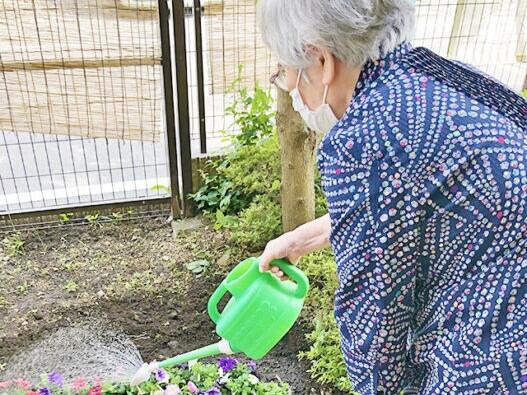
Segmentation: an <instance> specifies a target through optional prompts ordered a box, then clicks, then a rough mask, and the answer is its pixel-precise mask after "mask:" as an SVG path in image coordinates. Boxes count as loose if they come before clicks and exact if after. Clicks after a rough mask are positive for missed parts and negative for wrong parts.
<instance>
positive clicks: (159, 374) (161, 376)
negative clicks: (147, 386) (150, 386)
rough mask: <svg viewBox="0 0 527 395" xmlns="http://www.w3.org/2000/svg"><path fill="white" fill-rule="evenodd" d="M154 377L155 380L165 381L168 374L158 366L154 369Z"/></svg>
mask: <svg viewBox="0 0 527 395" xmlns="http://www.w3.org/2000/svg"><path fill="white" fill-rule="evenodd" d="M154 377H155V378H156V381H157V382H158V383H167V382H168V374H167V372H166V370H165V369H163V368H159V369H156V370H154Z"/></svg>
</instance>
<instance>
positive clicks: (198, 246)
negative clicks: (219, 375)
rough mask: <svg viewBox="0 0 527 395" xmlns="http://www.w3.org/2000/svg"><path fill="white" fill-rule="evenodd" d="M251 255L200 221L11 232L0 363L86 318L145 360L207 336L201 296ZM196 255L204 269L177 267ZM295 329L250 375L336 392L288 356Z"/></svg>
mask: <svg viewBox="0 0 527 395" xmlns="http://www.w3.org/2000/svg"><path fill="white" fill-rule="evenodd" d="M0 240H1V238H0ZM258 253H259V251H253V252H251V251H243V250H240V249H236V248H233V247H229V246H228V238H227V235H225V234H224V233H223V232H221V231H216V230H214V229H213V227H212V226H211V225H210V224H207V222H206V221H204V225H203V226H202V227H200V228H198V229H194V230H192V231H187V232H181V231H180V232H178V234H177V235H174V233H173V230H172V227H171V226H170V225H169V224H167V223H166V222H165V220H164V219H161V218H159V219H148V220H141V221H135V220H134V221H113V222H110V223H106V224H101V223H99V222H95V223H90V224H85V225H81V226H79V225H73V224H68V223H66V224H64V225H62V226H60V227H57V228H54V229H47V230H32V231H29V232H24V233H21V234H12V235H10V236H9V237H7V238H5V239H4V241H3V247H2V248H1V249H0V283H1V284H2V287H1V288H0V369H1V368H2V367H3V368H5V367H6V366H7V363H8V360H9V358H10V357H11V356H13V355H14V354H16V353H19V352H20V351H21V350H23V349H24V347H26V346H28V345H29V344H31V343H32V342H34V341H35V340H38V339H39V338H41V337H42V336H43V335H45V334H48V333H51V332H52V331H53V330H55V329H57V328H60V327H64V326H69V325H72V324H75V323H77V322H80V321H86V320H88V321H89V319H90V318H96V319H97V320H101V319H102V320H103V321H107V322H108V323H109V324H111V325H113V326H115V327H117V328H121V329H122V330H123V331H124V332H125V333H126V334H127V335H128V336H129V337H130V338H131V339H132V341H133V342H134V343H135V344H136V346H137V347H138V349H139V351H140V353H141V355H142V357H143V359H144V360H145V361H149V360H153V359H157V360H159V359H161V358H164V357H170V356H173V355H175V354H177V353H181V352H185V351H189V350H191V349H194V348H197V347H201V346H204V345H207V344H210V343H212V342H215V341H217V339H218V337H217V335H216V334H215V332H214V325H213V323H212V321H211V320H210V318H209V317H208V314H207V312H206V307H207V301H208V298H209V296H210V295H211V293H212V292H213V290H214V289H215V287H216V286H217V285H218V284H219V283H220V282H221V280H222V279H223V277H224V275H225V274H226V273H227V272H228V271H229V269H230V268H231V267H232V266H234V265H235V264H237V263H238V262H240V261H241V260H242V259H244V258H245V257H248V256H251V255H256V254H258ZM196 260H202V261H204V262H207V263H208V266H207V267H205V269H204V272H202V273H199V274H196V273H193V272H192V271H190V270H188V269H187V266H186V265H187V264H188V263H190V262H193V261H196ZM304 332H305V328H304V327H303V326H302V325H301V324H297V325H296V326H295V327H294V328H293V329H292V330H291V331H290V333H289V334H288V335H287V336H286V337H285V338H284V339H283V340H282V341H281V343H280V344H279V345H278V346H277V347H276V348H275V349H274V350H273V351H272V352H271V353H270V355H268V356H267V357H266V358H264V359H263V360H261V361H259V362H258V364H259V369H258V372H259V374H260V376H261V377H262V378H263V379H266V380H283V381H286V382H288V383H290V384H291V386H292V388H293V393H294V394H338V393H339V392H336V391H335V390H331V389H327V388H322V387H321V386H319V385H318V384H316V383H315V382H314V381H313V380H312V379H311V378H310V376H309V373H307V372H306V371H307V369H308V368H309V366H308V363H307V362H306V361H299V360H298V358H297V353H298V351H300V350H305V349H307V348H308V347H309V345H308V344H307V341H306V340H305V337H304ZM20 373H21V375H23V372H20ZM0 376H1V371H0Z"/></svg>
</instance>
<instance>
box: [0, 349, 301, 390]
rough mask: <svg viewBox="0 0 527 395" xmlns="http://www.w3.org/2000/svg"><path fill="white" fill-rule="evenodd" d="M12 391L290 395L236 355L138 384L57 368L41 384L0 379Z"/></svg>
mask: <svg viewBox="0 0 527 395" xmlns="http://www.w3.org/2000/svg"><path fill="white" fill-rule="evenodd" d="M4 393H8V394H12V395H44V394H46V395H48V394H49V395H51V394H53V395H106V394H107V395H110V394H111V395H139V394H141V395H143V394H144V395H148V394H149V395H178V394H179V395H192V394H201V395H228V394H236V395H253V394H254V395H289V394H291V390H290V388H289V385H288V384H286V383H283V382H264V381H262V380H260V379H259V378H258V376H257V374H256V364H255V363H254V362H248V363H242V362H239V361H238V360H236V359H233V358H224V359H220V360H219V362H218V363H217V364H214V363H209V364H204V363H200V362H197V363H194V364H191V366H190V367H189V366H188V365H181V366H178V367H175V368H171V369H161V368H160V369H157V370H155V371H154V372H153V373H152V375H151V377H150V379H149V380H148V381H146V382H145V383H142V384H141V385H139V386H131V385H129V384H127V383H124V382H123V383H120V382H114V383H111V382H108V383H89V382H87V381H86V380H85V379H83V378H77V379H75V380H73V382H72V383H71V384H66V383H65V382H64V379H63V378H62V376H61V375H60V374H59V373H57V372H52V373H50V374H48V375H44V376H43V377H42V379H41V381H40V383H39V384H38V385H35V386H33V385H32V384H31V383H30V382H29V381H26V380H10V381H4V382H0V394H4Z"/></svg>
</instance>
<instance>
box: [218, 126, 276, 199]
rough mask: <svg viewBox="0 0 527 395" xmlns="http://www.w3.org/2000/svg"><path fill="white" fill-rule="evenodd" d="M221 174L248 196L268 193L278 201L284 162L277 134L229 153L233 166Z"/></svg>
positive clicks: (229, 166) (223, 170) (230, 162)
mask: <svg viewBox="0 0 527 395" xmlns="http://www.w3.org/2000/svg"><path fill="white" fill-rule="evenodd" d="M221 173H222V174H223V175H224V176H225V177H226V178H227V179H228V180H229V181H231V182H232V183H233V184H234V185H236V186H237V188H239V190H240V191H241V192H242V193H243V194H245V195H248V196H253V197H254V196H257V195H268V196H270V197H272V198H273V199H274V200H278V199H279V198H280V180H281V161H280V147H279V144H278V136H277V134H276V133H273V134H272V135H271V136H267V137H265V138H264V139H262V140H260V141H258V142H256V143H255V144H252V145H245V146H241V147H239V148H238V149H237V150H236V151H234V152H233V153H232V154H231V155H229V165H228V166H226V167H225V168H223V169H222V170H221Z"/></svg>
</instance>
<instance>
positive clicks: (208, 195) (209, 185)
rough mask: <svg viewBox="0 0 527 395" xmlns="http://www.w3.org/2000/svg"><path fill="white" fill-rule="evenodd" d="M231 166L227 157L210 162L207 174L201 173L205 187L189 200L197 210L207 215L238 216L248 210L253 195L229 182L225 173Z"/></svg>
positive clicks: (191, 195)
mask: <svg viewBox="0 0 527 395" xmlns="http://www.w3.org/2000/svg"><path fill="white" fill-rule="evenodd" d="M229 165H230V159H229V158H228V157H227V158H225V159H222V160H219V161H218V160H214V161H213V160H209V161H208V162H207V166H206V169H207V173H206V172H205V171H203V170H202V171H201V175H202V177H203V185H202V186H201V188H200V189H199V190H198V191H197V192H196V193H194V194H189V198H190V199H191V200H193V201H194V202H195V203H196V206H197V208H198V209H199V210H200V211H202V212H205V213H216V212H217V211H218V210H220V211H221V212H222V213H223V214H226V215H229V214H236V213H238V212H239V211H241V210H243V209H244V208H246V207H247V206H248V205H249V203H250V202H251V200H252V195H250V194H246V193H243V192H242V191H241V190H240V188H238V186H237V185H236V184H235V183H234V182H232V181H231V180H229V179H228V178H227V177H226V176H225V175H224V174H223V171H224V170H225V168H226V167H227V166H229Z"/></svg>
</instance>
